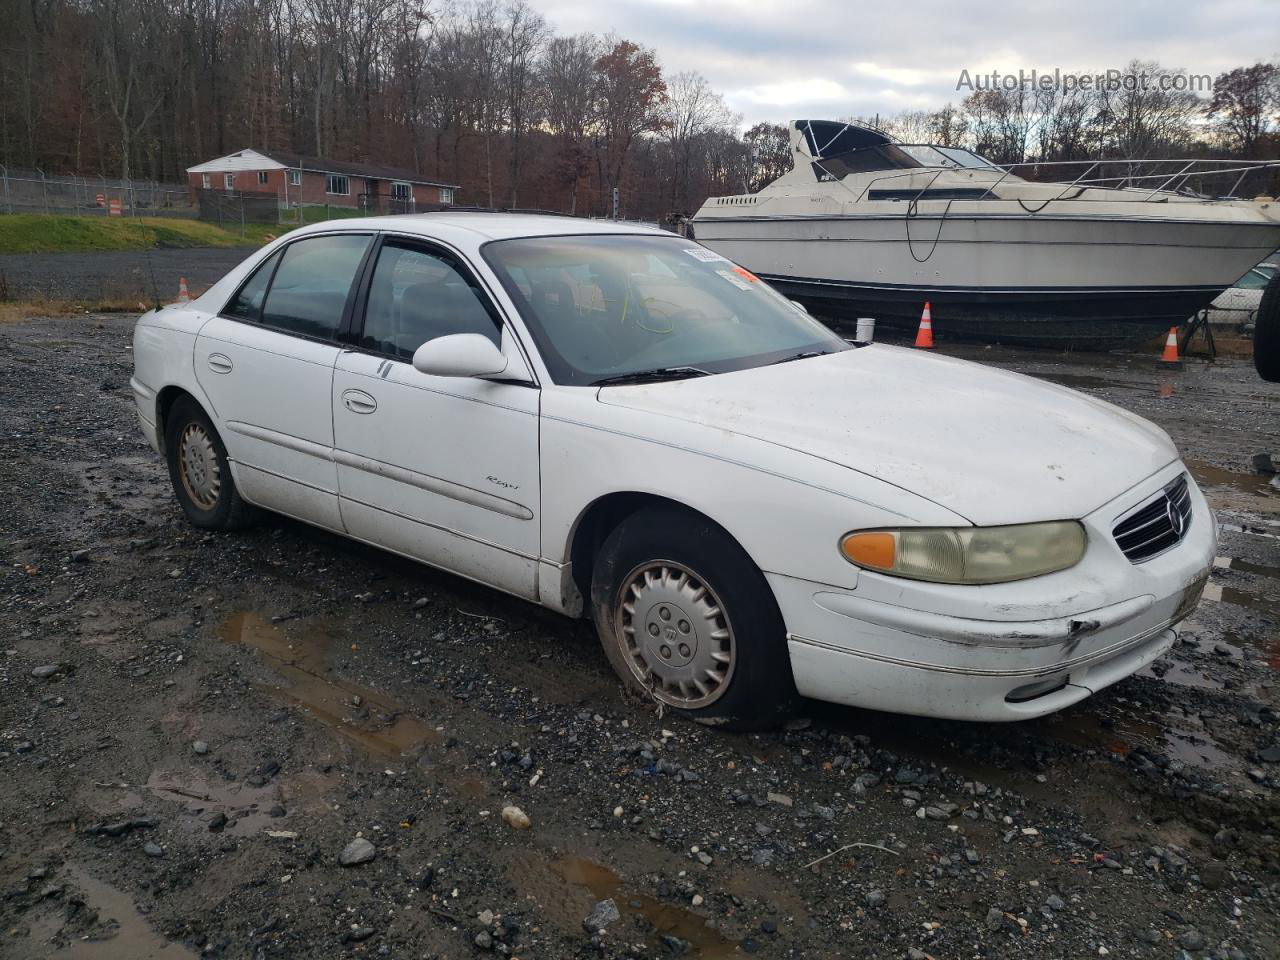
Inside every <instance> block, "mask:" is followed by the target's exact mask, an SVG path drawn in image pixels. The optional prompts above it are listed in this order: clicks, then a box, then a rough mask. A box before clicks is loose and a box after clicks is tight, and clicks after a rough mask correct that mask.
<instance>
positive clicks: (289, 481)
mask: <svg viewBox="0 0 1280 960" xmlns="http://www.w3.org/2000/svg"><path fill="white" fill-rule="evenodd" d="M369 241H370V236H369V235H368V234H341V235H330V236H320V237H311V238H308V239H304V240H299V241H298V242H296V243H292V244H289V245H288V246H287V247H285V248H284V249H283V250H282V251H281V252H279V253H277V254H275V255H274V256H272V257H271V258H270V259H268V260H267V261H266V262H265V263H263V264H262V265H261V266H260V267H259V268H258V269H257V270H256V271H255V272H254V273H253V275H252V276H250V278H249V279H248V280H247V281H246V282H245V284H244V285H243V286H242V287H241V288H240V290H239V292H238V293H237V294H236V296H235V297H233V298H232V300H231V302H230V303H229V304H227V306H226V308H225V309H224V310H223V312H222V313H221V314H220V315H219V316H217V317H215V318H213V319H212V320H210V321H209V322H208V323H206V324H205V325H204V326H203V327H202V328H201V329H200V334H199V336H198V337H197V339H196V350H195V364H196V378H197V379H198V380H199V382H200V386H201V387H202V388H203V389H204V391H205V394H206V395H207V397H208V399H209V402H210V404H211V405H212V407H213V414H214V418H215V420H216V421H217V422H218V423H219V424H220V427H221V432H222V439H223V442H224V443H225V444H226V446H227V453H228V455H229V457H230V459H231V461H232V470H233V471H234V473H235V479H236V485H237V487H239V489H240V490H241V492H242V493H243V494H244V496H245V498H246V499H247V500H249V501H250V502H251V503H257V504H260V505H262V506H264V507H268V508H270V509H272V510H276V511H279V512H280V513H284V514H288V515H289V516H293V517H297V518H298V519H300V520H306V521H308V522H310V523H316V524H320V525H322V526H325V527H329V528H331V529H335V530H341V529H342V520H341V515H340V513H339V510H338V477H337V468H336V467H335V466H334V462H333V419H332V414H331V412H330V406H329V397H330V393H331V391H332V388H333V368H334V363H335V362H336V361H337V358H338V352H339V346H338V334H339V330H340V328H341V325H342V321H343V317H344V315H345V313H346V312H347V310H348V309H349V306H348V299H349V298H352V294H353V288H354V285H355V284H354V281H355V278H356V274H357V273H358V272H359V269H360V265H361V262H362V260H363V257H364V254H365V251H366V250H367V248H368V246H369Z"/></svg>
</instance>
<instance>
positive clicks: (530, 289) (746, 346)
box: [483, 234, 849, 386]
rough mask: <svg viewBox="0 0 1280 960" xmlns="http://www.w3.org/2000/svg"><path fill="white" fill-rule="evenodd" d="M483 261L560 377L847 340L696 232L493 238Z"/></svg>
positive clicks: (776, 355) (665, 373)
mask: <svg viewBox="0 0 1280 960" xmlns="http://www.w3.org/2000/svg"><path fill="white" fill-rule="evenodd" d="M483 254H484V258H485V259H486V260H487V261H488V262H489V264H490V266H492V267H493V269H494V271H495V272H496V273H497V274H498V278H499V279H500V280H501V281H502V285H503V286H504V287H505V288H506V290H507V293H509V294H510V295H511V298H512V299H513V300H514V301H515V302H516V305H517V306H518V307H519V309H520V313H521V315H522V316H523V317H524V320H525V323H526V325H527V326H528V328H529V332H530V333H531V334H532V335H533V339H534V340H535V341H536V342H537V346H538V352H539V353H540V354H541V355H542V359H543V361H544V362H545V363H546V365H547V368H548V369H549V370H550V372H551V376H552V378H553V379H554V380H555V381H556V383H559V384H565V385H577V386H583V385H603V384H604V383H605V382H610V383H615V382H623V381H626V382H640V381H643V380H654V379H680V378H681V377H684V376H691V375H706V374H710V373H728V372H730V371H733V370H745V369H748V368H750V367H759V366H763V365H765V364H769V363H777V362H779V361H782V360H794V359H801V358H804V357H811V356H816V355H820V354H824V353H836V352H838V351H841V350H847V349H849V345H848V344H847V343H845V341H844V340H842V339H841V338H840V337H838V336H836V334H834V333H832V332H831V331H830V330H829V329H827V328H826V327H825V326H823V325H822V324H821V323H819V322H818V321H817V320H815V319H813V317H811V316H809V315H808V314H807V313H806V312H804V311H803V310H802V309H800V308H799V307H797V306H795V305H794V304H792V303H790V302H789V301H788V300H786V299H785V298H784V297H783V296H782V295H781V294H779V293H776V292H775V291H774V290H773V289H772V288H771V287H769V286H768V284H766V283H764V282H763V281H762V280H760V279H759V278H758V277H756V276H755V275H754V274H752V273H750V272H748V271H747V270H744V269H743V268H742V267H739V266H737V265H736V264H733V263H731V262H730V261H728V260H726V259H725V258H724V257H722V256H720V254H718V253H714V252H713V251H711V250H708V249H707V248H706V247H701V246H698V245H697V244H695V243H693V242H692V241H689V240H682V239H679V238H677V237H663V236H653V235H635V234H621V235H619V234H612V235H611V234H602V235H565V236H547V237H529V238H522V239H512V240H495V241H491V242H489V243H487V244H485V246H484V248H483Z"/></svg>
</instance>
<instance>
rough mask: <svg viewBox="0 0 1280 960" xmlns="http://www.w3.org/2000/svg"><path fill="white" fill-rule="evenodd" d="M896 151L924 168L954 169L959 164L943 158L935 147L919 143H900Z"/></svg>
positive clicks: (946, 157) (948, 158)
mask: <svg viewBox="0 0 1280 960" xmlns="http://www.w3.org/2000/svg"><path fill="white" fill-rule="evenodd" d="M898 149H899V150H901V151H902V152H903V153H906V154H908V155H910V156H911V158H912V159H914V160H917V161H919V162H920V163H921V164H923V165H924V166H926V167H956V166H959V163H958V162H957V161H956V160H953V159H952V158H950V157H948V156H945V155H944V154H943V153H942V152H941V151H939V150H938V149H937V147H931V146H928V145H927V144H921V143H900V144H898Z"/></svg>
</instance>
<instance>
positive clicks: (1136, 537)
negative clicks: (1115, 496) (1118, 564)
mask: <svg viewBox="0 0 1280 960" xmlns="http://www.w3.org/2000/svg"><path fill="white" fill-rule="evenodd" d="M1190 527H1191V491H1190V490H1189V489H1188V488H1187V477H1186V474H1183V475H1182V476H1180V477H1178V479H1176V480H1174V481H1173V482H1172V483H1170V484H1167V485H1166V486H1165V488H1164V489H1163V490H1162V491H1160V495H1159V496H1158V497H1156V498H1155V499H1154V500H1152V501H1151V502H1150V503H1147V504H1144V505H1143V506H1141V507H1139V508H1138V509H1137V510H1135V511H1134V512H1133V513H1131V514H1129V515H1128V516H1127V517H1125V518H1124V519H1123V520H1121V521H1120V522H1119V523H1117V524H1116V525H1115V527H1114V528H1113V529H1112V531H1111V535H1112V536H1114V537H1115V538H1116V543H1117V544H1118V545H1119V547H1120V549H1121V550H1122V551H1123V552H1124V555H1125V556H1126V557H1128V558H1129V561H1130V562H1131V563H1142V561H1144V560H1150V559H1151V558H1152V557H1154V556H1156V555H1157V554H1161V553H1164V552H1165V551H1166V550H1168V549H1169V548H1170V547H1173V546H1176V545H1177V544H1179V543H1181V542H1182V538H1183V537H1184V536H1186V534H1187V530H1188V529H1190Z"/></svg>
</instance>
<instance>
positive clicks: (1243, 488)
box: [1184, 460, 1280, 513]
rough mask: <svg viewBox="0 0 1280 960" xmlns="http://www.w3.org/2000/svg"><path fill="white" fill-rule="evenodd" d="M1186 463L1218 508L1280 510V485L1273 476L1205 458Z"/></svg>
mask: <svg viewBox="0 0 1280 960" xmlns="http://www.w3.org/2000/svg"><path fill="white" fill-rule="evenodd" d="M1184 462H1185V463H1186V465H1187V470H1188V471H1189V472H1190V473H1191V476H1193V477H1195V480H1196V483H1197V484H1199V485H1200V487H1201V488H1202V489H1203V490H1204V492H1205V498H1206V499H1207V500H1208V501H1209V505H1210V506H1211V507H1213V508H1214V509H1215V510H1228V511H1251V512H1255V513H1280V487H1277V486H1276V485H1275V484H1274V483H1273V482H1272V480H1271V479H1270V478H1268V477H1264V476H1262V475H1261V474H1257V473H1236V472H1235V471H1233V470H1223V469H1222V468H1221V467H1215V466H1214V465H1213V464H1211V463H1206V462H1204V461H1203V460H1186V461H1184Z"/></svg>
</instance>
